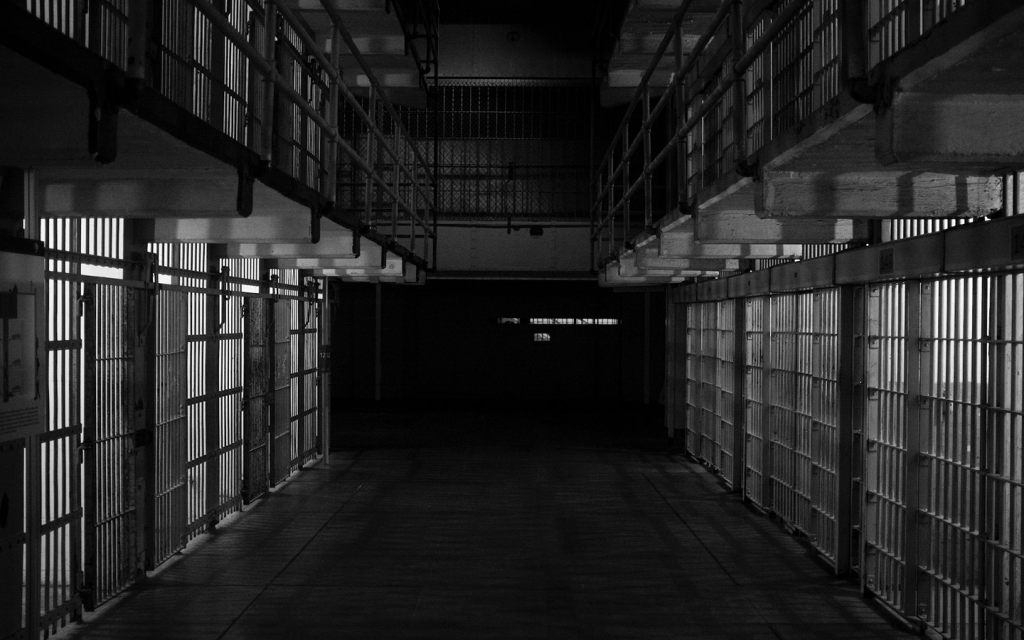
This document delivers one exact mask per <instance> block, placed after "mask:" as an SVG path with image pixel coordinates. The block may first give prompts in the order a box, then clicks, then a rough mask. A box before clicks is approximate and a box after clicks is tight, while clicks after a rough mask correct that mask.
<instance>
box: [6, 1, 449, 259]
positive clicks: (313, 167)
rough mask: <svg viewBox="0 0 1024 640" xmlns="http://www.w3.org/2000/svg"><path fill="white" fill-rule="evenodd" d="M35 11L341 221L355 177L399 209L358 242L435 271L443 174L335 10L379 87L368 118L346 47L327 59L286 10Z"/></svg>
mask: <svg viewBox="0 0 1024 640" xmlns="http://www.w3.org/2000/svg"><path fill="white" fill-rule="evenodd" d="M24 6H25V8H26V9H27V10H28V11H29V12H30V13H32V14H33V15H35V16H36V17H38V18H40V19H41V20H43V21H45V22H46V23H48V24H50V25H52V26H53V27H54V28H56V29H58V30H59V31H60V32H61V33H63V34H65V35H66V36H68V37H69V38H72V39H74V40H75V41H77V42H79V43H81V44H82V45H83V46H85V47H87V48H88V49H89V50H91V51H93V52H95V53H97V54H99V55H101V56H103V57H104V58H105V59H107V60H109V61H110V62H112V63H114V65H115V66H116V67H117V68H118V69H120V70H121V71H122V72H124V74H125V76H126V78H128V79H129V80H134V81H138V82H141V83H142V84H143V85H144V86H148V87H150V88H151V89H153V90H155V91H156V92H158V93H159V94H160V95H161V96H163V97H165V98H167V99H169V100H171V101H172V102H173V103H175V104H177V105H178V106H179V107H181V108H182V109H185V110H187V111H188V112H190V113H191V114H192V115H194V116H195V117H197V118H199V119H200V120H202V121H203V122H206V123H207V124H209V125H211V126H213V127H215V128H216V129H217V130H218V131H220V132H221V133H222V134H224V135H225V136H227V137H228V138H230V139H231V140H234V141H235V142H237V143H239V144H241V145H244V146H245V147H246V148H247V149H249V150H250V151H252V152H254V153H255V154H256V155H257V156H258V157H259V160H260V163H259V164H260V167H256V168H255V172H256V173H258V172H259V171H261V170H262V171H266V170H270V169H273V170H277V171H281V172H283V173H284V174H285V175H287V176H289V177H290V178H293V179H294V180H296V181H298V182H299V183H300V184H302V185H304V186H306V187H308V188H310V189H312V190H314V191H315V192H316V193H317V194H318V195H319V196H320V197H321V198H322V199H323V200H325V201H326V202H328V203H329V204H328V206H327V207H326V208H323V207H318V208H319V209H320V211H319V213H322V214H324V215H327V216H328V217H330V216H332V215H333V212H332V208H331V207H332V205H333V204H334V203H335V201H336V193H337V183H338V168H339V166H340V165H341V164H342V163H344V162H348V163H350V164H352V165H354V166H355V167H356V169H357V170H358V171H359V172H361V174H362V175H363V176H364V178H365V183H366V185H367V189H368V190H370V191H371V192H372V193H371V194H370V196H369V197H373V198H378V197H379V198H383V199H385V200H386V202H387V204H388V206H389V207H390V209H391V211H390V216H389V217H388V219H387V220H386V221H382V220H380V219H378V218H371V216H370V215H369V212H365V211H364V215H360V216H358V217H357V220H358V226H359V229H358V231H360V232H365V233H367V234H372V238H373V239H374V240H376V241H378V242H380V243H381V244H382V245H386V246H402V247H405V248H406V249H408V250H409V251H410V252H411V253H412V254H413V255H416V256H419V257H421V258H423V259H424V260H425V261H429V260H430V259H431V257H432V256H433V254H434V253H435V250H436V236H435V233H434V228H433V227H434V222H433V219H432V218H433V209H434V206H435V205H434V182H435V181H434V175H433V170H432V165H431V162H429V161H428V159H427V158H426V156H425V155H424V153H423V151H422V150H421V149H420V148H419V146H417V144H416V142H415V141H413V140H412V139H411V138H410V137H409V135H408V132H407V131H406V130H405V128H404V125H403V124H402V120H401V118H400V117H399V113H398V111H397V110H396V108H395V107H394V105H393V104H392V103H391V102H390V100H389V99H388V97H387V95H386V93H385V92H384V90H383V88H382V85H381V83H380V82H379V80H378V79H377V77H376V76H375V75H374V73H373V69H372V68H371V66H370V64H369V63H368V61H367V60H366V59H365V58H364V57H363V56H362V54H360V52H359V49H358V47H357V46H356V45H355V42H354V40H353V38H352V36H351V34H349V32H348V30H347V29H346V27H345V24H344V22H343V19H342V17H341V15H340V14H339V13H338V11H337V10H336V9H335V8H334V5H333V4H331V3H330V2H324V3H323V8H324V11H326V12H327V13H328V14H329V15H330V17H331V21H332V28H331V34H330V41H331V42H334V43H340V42H344V43H345V44H346V45H347V46H348V48H349V50H350V51H351V54H352V55H353V57H354V58H355V60H356V62H357V64H358V65H359V66H360V68H361V71H362V73H363V74H365V75H366V77H367V78H368V79H369V84H370V106H369V108H368V109H364V107H363V106H362V105H361V104H360V101H359V100H358V99H357V97H356V95H355V93H354V92H353V90H352V89H351V88H350V87H349V86H348V85H347V84H346V83H345V82H344V81H343V80H342V77H341V71H340V65H339V60H340V49H341V46H334V47H333V50H332V51H331V52H330V53H327V52H325V51H324V50H323V49H322V48H321V47H320V46H319V45H318V44H317V40H316V38H315V37H314V35H313V34H311V33H310V32H309V31H308V30H307V29H306V27H305V26H304V22H303V21H301V20H300V19H298V17H297V16H296V15H295V14H294V13H293V12H292V10H291V9H289V8H288V6H287V5H285V4H278V3H277V2H275V1H274V0H269V1H264V0H242V1H240V2H224V1H223V0H215V1H209V0H146V1H144V2H131V3H129V2H126V1H123V0H88V1H87V2H72V1H71V0H50V1H47V2H36V1H28V2H25V5H24ZM415 13H416V18H415V19H429V18H430V15H429V12H427V13H424V12H423V11H419V10H418V11H417V12H415ZM421 13H422V14H424V15H423V16H421V15H420V14H421ZM396 19H398V18H396ZM434 22H436V16H435V18H434ZM268 25H272V28H268ZM434 26H435V27H436V24H435V25H434ZM403 28H404V27H403ZM427 31H428V33H430V32H431V31H430V29H429V28H428V29H427ZM433 33H434V34H435V35H434V36H432V37H427V38H426V40H427V46H426V48H425V50H424V51H423V52H420V50H419V48H417V47H416V46H413V45H412V44H410V45H409V47H410V55H413V57H414V59H416V60H417V64H418V66H419V67H420V68H421V69H425V68H427V67H428V66H431V65H432V66H433V68H434V70H435V71H436V28H435V29H434V30H433ZM414 35H415V36H416V37H417V38H418V37H421V36H422V34H419V33H418V32H417V33H416V34H414ZM343 111H349V112H351V113H353V114H354V117H356V118H357V119H359V121H360V122H361V123H362V125H363V127H364V128H365V131H366V132H367V136H368V137H369V138H370V139H371V140H372V144H370V145H368V146H365V147H363V148H362V149H359V148H358V145H356V144H353V141H352V140H348V139H346V138H345V137H344V136H342V135H341V133H340V132H339V130H338V117H339V114H340V113H341V112H343ZM386 132H387V133H386ZM378 193H379V194H380V195H379V196H378V195H377V194H378ZM339 219H340V218H339Z"/></svg>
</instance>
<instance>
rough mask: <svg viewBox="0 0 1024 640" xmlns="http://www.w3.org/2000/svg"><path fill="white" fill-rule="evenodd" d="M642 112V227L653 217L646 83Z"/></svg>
mask: <svg viewBox="0 0 1024 640" xmlns="http://www.w3.org/2000/svg"><path fill="white" fill-rule="evenodd" d="M643 109H644V111H643V113H644V126H643V134H644V227H650V226H651V221H652V218H653V207H654V204H653V202H652V200H653V199H654V193H653V185H652V181H651V87H650V85H648V84H645V85H644V88H643Z"/></svg>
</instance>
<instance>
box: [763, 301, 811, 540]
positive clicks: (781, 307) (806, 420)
mask: <svg viewBox="0 0 1024 640" xmlns="http://www.w3.org/2000/svg"><path fill="white" fill-rule="evenodd" d="M807 295H810V294H789V295H781V296H775V297H773V299H772V308H771V358H772V372H771V378H770V383H771V398H772V407H771V420H770V427H771V435H770V441H771V472H770V477H771V486H772V510H773V511H774V512H775V513H776V514H778V515H779V516H780V517H782V518H783V519H784V520H785V521H786V522H787V523H788V524H789V525H790V526H792V527H794V528H796V529H799V530H801V531H804V532H810V514H811V491H810V479H811V478H810V476H811V474H810V471H811V465H810V426H811V425H810V406H809V405H810V403H809V401H808V400H809V395H810V394H809V390H810V389H809V387H810V376H809V375H808V374H807V373H806V371H807V370H808V369H809V365H808V363H807V358H806V356H804V352H805V351H806V350H807V349H806V346H807V345H803V344H801V343H802V342H807V341H808V338H809V336H808V332H807V331H805V330H806V329H808V328H809V325H808V323H807V322H806V320H807V318H806V315H807V314H806V312H805V313H804V314H802V315H798V314H800V312H801V310H806V309H807V308H809V305H808V304H807V303H806V302H802V301H801V297H803V296H807ZM801 347H803V348H801ZM802 356H803V357H802Z"/></svg>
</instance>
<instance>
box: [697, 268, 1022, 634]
mask: <svg viewBox="0 0 1024 640" xmlns="http://www.w3.org/2000/svg"><path fill="white" fill-rule="evenodd" d="M681 306H684V307H685V314H686V322H685V333H686V335H685V340H686V342H685V367H686V371H685V376H684V379H685V393H686V396H685V398H686V401H685V424H684V436H685V437H684V442H685V447H686V450H687V451H688V452H689V453H691V454H692V455H693V456H695V457H697V458H699V459H701V460H703V461H705V462H706V463H707V464H708V465H709V466H711V467H712V468H714V469H715V470H717V471H718V472H719V473H721V474H722V476H723V478H724V480H725V481H726V483H728V484H730V485H733V488H734V489H735V490H741V491H742V492H743V495H744V496H745V498H746V499H748V500H749V501H751V502H753V503H754V504H756V505H758V506H760V507H761V508H763V509H765V510H767V511H770V512H772V513H774V514H776V515H777V516H779V517H781V518H782V519H783V520H784V521H785V522H786V524H787V525H788V526H789V527H791V528H793V529H795V530H797V531H800V532H802V533H803V534H805V535H806V536H807V538H808V539H809V542H810V544H811V545H813V547H814V548H815V549H816V550H817V551H818V552H819V553H820V554H821V555H822V556H823V557H824V558H826V559H827V560H828V561H829V562H830V563H832V564H833V565H835V566H836V567H837V568H840V569H846V568H849V569H850V570H851V571H852V572H854V573H855V574H857V575H859V576H860V579H861V581H862V584H863V586H864V588H865V589H866V590H868V591H870V592H872V593H874V594H875V595H876V596H877V597H879V598H881V599H883V600H885V601H886V602H887V603H889V604H890V605H891V606H892V607H894V608H895V609H896V610H898V611H900V612H902V613H903V614H904V615H906V616H908V617H912V618H919V619H920V620H921V621H922V623H923V624H925V625H926V626H927V627H928V628H929V629H931V630H933V631H934V632H936V633H938V634H940V635H941V636H943V637H947V638H963V639H973V638H979V639H980V638H995V639H999V640H1021V639H1022V638H1024V622H1022V596H1024V594H1022V588H1021V585H1022V581H1024V551H1022V518H1024V511H1022V498H1024V471H1022V468H1024V460H1022V447H1024V406H1022V402H1024V400H1022V398H1024V274H1022V273H1012V274H1007V275H979V276H967V277H956V278H943V279H936V280H929V281H912V282H906V283H888V284H877V285H870V286H863V287H849V288H843V289H840V288H827V289H821V290H815V291H810V292H803V293H793V294H781V295H772V296H759V297H752V298H747V299H736V300H724V301H717V302H700V303H691V304H688V305H681ZM844 313H846V314H850V315H852V322H850V323H848V324H847V325H846V330H847V334H846V335H843V334H842V333H841V324H842V323H841V314H844ZM737 327H739V334H737ZM680 337H681V336H680ZM847 341H850V342H849V343H848V344H849V348H850V351H849V352H850V353H852V358H851V359H850V361H849V362H842V361H841V360H840V357H839V354H840V353H841V352H842V347H841V343H846V342H847ZM843 367H847V368H848V369H847V372H846V374H845V375H848V376H849V378H848V380H849V384H846V385H845V386H841V382H840V378H841V374H842V368H843ZM737 368H742V370H741V371H737ZM737 384H742V389H741V390H739V391H737V389H736V388H735V385H737ZM843 394H849V397H848V399H847V400H848V402H846V401H844V398H843V397H842V396H843ZM843 406H847V407H849V409H848V410H849V411H850V414H849V415H850V426H848V427H845V428H843V427H840V422H841V416H840V408H841V407H843ZM739 414H742V418H743V419H742V423H741V426H740V427H739V428H737V427H736V420H735V419H734V416H736V415H739ZM740 461H741V462H740ZM844 463H848V465H849V466H848V467H844ZM736 464H742V470H738V469H736V468H735V467H734V465H736ZM737 471H741V472H739V473H737Z"/></svg>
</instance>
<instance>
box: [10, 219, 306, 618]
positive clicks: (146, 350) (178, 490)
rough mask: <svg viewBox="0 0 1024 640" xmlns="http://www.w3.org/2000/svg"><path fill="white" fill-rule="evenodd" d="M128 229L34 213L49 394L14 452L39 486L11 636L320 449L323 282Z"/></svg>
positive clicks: (193, 533)
mask: <svg viewBox="0 0 1024 640" xmlns="http://www.w3.org/2000/svg"><path fill="white" fill-rule="evenodd" d="M132 237H133V228H132V224H131V222H130V221H124V220H118V219H71V218H66V219H48V220H45V221H43V223H42V232H41V239H43V240H44V242H45V243H46V246H47V255H46V257H47V266H46V269H47V271H46V277H47V305H46V308H47V316H48V332H47V341H46V351H47V353H48V359H49V362H48V374H49V393H50V396H49V408H48V425H47V430H46V431H45V433H44V434H43V435H42V436H40V437H39V438H38V439H35V438H32V439H29V440H28V441H27V443H26V445H25V446H26V447H27V451H26V460H27V461H28V465H27V466H26V472H25V473H26V480H25V482H26V487H30V488H31V487H32V486H33V483H31V482H28V480H27V478H28V477H29V476H31V475H38V477H39V479H40V483H39V485H38V487H39V488H38V490H30V492H29V494H28V496H27V500H28V501H29V503H30V505H27V508H26V513H27V514H29V515H28V516H27V517H28V525H27V527H28V528H27V530H26V532H25V536H26V540H25V547H24V548H25V549H26V551H25V553H26V554H27V556H28V557H27V559H26V560H27V564H26V566H27V567H28V570H27V571H26V572H25V573H24V583H23V584H22V585H21V588H22V589H23V590H24V597H23V598H22V599H21V600H19V602H24V607H25V608H24V610H23V611H22V615H21V618H22V628H21V630H20V632H19V633H18V634H16V637H25V638H37V637H40V634H42V635H44V636H45V635H49V634H51V633H54V632H56V630H57V629H58V628H59V627H62V626H63V625H65V624H66V623H67V622H69V621H71V620H74V619H76V618H78V617H80V615H81V612H82V610H83V609H84V610H91V609H92V608H94V607H95V606H97V605H99V604H100V603H103V602H105V601H107V600H109V599H110V598H111V597H113V596H115V595H117V594H118V593H120V592H121V591H123V590H124V589H125V588H126V587H127V586H129V585H130V584H132V583H133V582H135V581H136V580H137V579H138V578H139V576H142V575H144V574H145V572H146V571H147V570H150V569H153V568H155V567H156V566H157V565H158V564H160V563H161V562H163V561H165V560H167V559H168V558H170V557H171V556H173V554H174V553H175V552H177V551H178V550H180V549H182V548H183V547H184V546H185V545H186V544H187V543H188V541H189V540H191V539H193V538H195V537H197V536H199V535H201V534H203V533H204V532H206V531H209V530H212V528H213V527H215V526H216V524H217V522H218V521H219V520H221V519H222V518H223V517H224V516H225V515H227V514H230V513H232V512H235V511H238V510H240V509H241V508H242V506H243V505H244V504H246V503H248V502H251V501H252V500H255V499H257V498H259V497H261V496H263V495H264V494H266V493H267V491H268V490H269V489H270V488H271V487H272V486H273V485H274V484H276V483H277V482H280V481H281V480H282V479H284V478H286V477H288V475H289V474H290V473H292V472H293V471H295V470H297V469H301V468H302V466H303V465H304V464H306V463H308V462H310V461H312V460H314V459H316V458H317V457H318V456H319V455H320V454H321V453H322V452H323V451H324V450H325V447H326V443H325V441H324V438H325V437H326V436H325V431H324V428H323V420H324V419H325V417H324V415H323V414H322V412H321V405H320V395H321V394H320V384H321V382H320V381H321V364H322V363H321V362H320V347H321V333H320V330H319V326H320V325H319V321H320V317H321V313H322V311H323V304H324V296H323V287H322V281H321V280H319V279H317V278H313V277H311V276H310V275H309V274H308V273H306V272H303V271H299V270H295V269H271V268H269V267H270V266H271V265H269V264H267V263H266V262H264V261H259V260H240V259H227V258H223V257H220V256H219V255H218V254H217V250H216V246H215V245H192V244H158V245H152V244H151V245H148V246H147V245H145V244H137V243H136V244H132V243H131V238H132ZM276 336H280V339H278V338H276ZM36 517H38V519H39V522H38V524H36V523H34V522H33V520H34V519H35V518H36ZM5 552H6V550H5ZM8 587H14V588H16V585H7V584H5V585H4V588H5V589H6V588H8Z"/></svg>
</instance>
